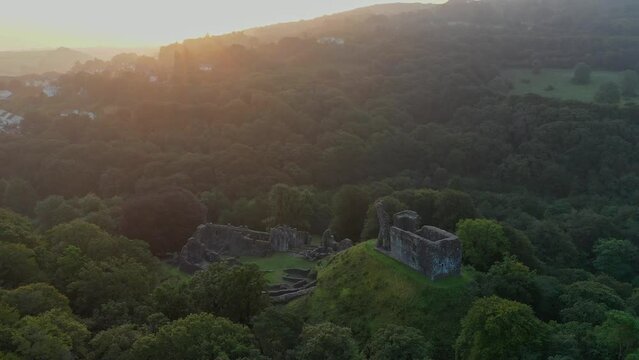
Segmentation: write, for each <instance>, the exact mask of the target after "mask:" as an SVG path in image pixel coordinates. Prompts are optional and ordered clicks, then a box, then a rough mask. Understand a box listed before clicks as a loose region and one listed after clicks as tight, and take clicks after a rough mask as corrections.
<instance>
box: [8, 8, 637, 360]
mask: <svg viewBox="0 0 639 360" xmlns="http://www.w3.org/2000/svg"><path fill="white" fill-rule="evenodd" d="M586 64H587V65H586ZM585 67H587V68H588V71H591V70H590V69H592V70H593V71H614V72H625V74H626V75H627V76H626V77H625V78H624V79H632V78H633V77H636V72H637V71H639V3H638V2H636V1H634V0H483V1H463V0H462V1H454V0H451V1H449V2H448V3H447V4H444V5H428V6H408V5H407V6H406V7H405V8H401V10H400V8H398V5H394V6H388V7H383V6H382V7H376V8H375V10H374V11H372V10H370V11H355V12H352V13H345V14H338V15H334V16H329V17H324V18H322V19H320V20H314V21H309V22H302V23H293V24H283V25H278V26H277V27H273V28H269V27H267V28H263V29H254V30H251V31H247V32H245V33H234V34H229V35H225V36H206V37H203V38H199V39H191V40H185V41H184V42H183V43H179V44H172V45H167V46H166V47H164V48H162V49H161V51H160V55H159V57H158V58H157V59H156V58H152V57H146V56H136V55H130V54H123V55H119V56H117V57H115V58H113V60H111V61H96V60H93V61H88V62H85V63H82V64H80V63H79V64H77V65H76V66H75V67H74V68H73V70H72V71H70V72H69V73H66V74H64V75H62V76H61V77H60V79H59V80H58V84H59V86H60V93H59V95H58V96H55V97H44V96H33V95H29V96H20V89H19V86H17V88H16V90H15V92H16V93H17V98H16V100H15V101H14V102H13V103H12V104H11V105H10V106H12V107H15V110H14V111H18V110H22V111H23V112H25V120H24V121H23V123H22V124H21V127H20V129H19V131H13V132H7V133H2V132H0V164H1V165H0V207H1V208H4V209H3V210H0V358H2V359H5V358H6V359H105V360H106V359H158V358H166V359H269V358H270V359H289V360H290V359H300V360H301V359H451V358H456V359H553V360H560V359H561V360H568V359H574V360H577V359H592V360H599V359H626V360H633V359H639V218H638V217H637V216H638V212H639V148H638V147H639V123H637V119H638V118H639V106H637V105H636V104H635V101H636V100H637V99H635V97H636V92H635V91H636V90H637V89H639V85H638V84H639V80H637V81H636V83H635V82H633V81H629V82H626V81H625V80H624V82H622V83H621V85H620V86H619V89H618V90H619V91H620V92H621V93H622V94H623V99H624V100H623V101H621V100H620V99H621V95H620V94H619V95H617V96H616V98H618V99H616V101H608V100H607V99H608V98H609V96H608V95H610V93H614V92H615V91H617V89H616V88H612V86H608V88H604V87H603V86H602V89H600V94H598V99H604V100H602V101H599V100H597V101H592V102H578V101H562V100H559V99H556V98H553V97H552V96H544V97H542V96H538V95H525V96H511V95H509V93H508V88H509V87H511V86H513V84H509V83H508V82H507V81H506V80H505V79H504V78H503V77H502V76H501V74H502V72H503V71H504V70H507V69H513V68H514V69H520V70H521V69H523V70H526V71H530V73H531V74H534V73H543V72H544V71H546V70H547V69H569V70H570V71H571V72H572V71H573V68H574V69H575V71H574V72H575V79H574V80H575V81H576V82H578V81H582V80H580V79H581V78H580V76H581V77H584V76H585V79H584V80H583V81H586V82H587V81H588V78H587V75H583V74H581V75H580V73H581V72H584V69H585ZM12 81H15V80H12ZM612 85H613V86H617V85H616V84H612ZM69 109H80V110H82V111H90V112H92V113H94V114H97V116H96V117H95V118H94V119H90V118H88V117H86V116H83V115H82V112H78V113H77V114H75V115H74V114H71V115H68V114H67V116H60V113H61V112H63V111H66V110H69ZM378 199H383V200H384V201H385V203H386V204H387V205H388V206H389V207H390V208H391V209H393V210H394V211H400V210H405V209H412V210H415V211H417V212H418V213H419V215H420V216H421V218H422V220H423V222H424V223H425V224H430V225H434V226H437V227H440V228H442V229H446V230H448V231H451V232H455V233H456V234H457V235H458V236H459V238H460V239H461V241H462V242H463V246H464V265H465V270H464V271H465V275H464V276H465V280H467V281H466V282H465V283H464V284H463V286H461V287H460V288H458V287H455V291H457V292H458V293H456V295H455V296H454V297H453V296H452V295H451V294H445V293H444V294H440V293H437V291H439V292H442V291H444V292H445V290H441V289H438V290H437V291H434V290H433V293H437V294H436V296H439V299H441V300H442V301H452V300H451V299H453V298H454V299H456V300H455V302H454V305H450V306H449V308H446V307H442V306H441V305H440V306H439V307H433V308H432V310H429V309H428V308H425V309H423V310H420V311H418V313H419V314H411V316H412V315H415V317H414V319H420V320H421V319H424V320H425V321H431V322H429V323H425V322H424V323H421V324H418V323H417V322H416V321H412V320H411V321H409V320H408V319H409V316H407V315H406V313H404V312H403V311H404V310H401V311H400V310H397V311H398V314H397V315H398V316H397V317H395V320H389V321H364V320H363V319H364V318H366V316H372V315H371V312H373V310H372V309H371V308H368V309H367V308H365V304H366V303H362V302H361V299H368V298H370V297H375V296H376V294H377V292H378V291H379V292H381V290H380V289H373V288H370V289H368V288H362V287H363V286H364V285H363V284H369V285H370V284H371V283H372V281H371V280H369V281H368V282H367V281H366V279H362V277H366V276H370V277H371V279H372V278H374V276H377V275H373V273H374V271H375V269H374V267H373V266H370V263H369V262H367V261H370V259H366V256H365V251H364V250H362V249H364V247H365V246H366V243H365V242H366V241H367V240H369V239H373V238H375V237H377V232H378V225H377V219H376V217H375V213H374V209H373V204H374V202H375V201H376V200H378ZM207 221H208V222H214V223H222V224H227V223H229V224H234V225H245V226H248V227H250V228H252V229H257V230H267V229H269V228H270V227H272V226H275V225H279V224H287V225H291V226H294V227H296V228H297V229H301V230H305V231H309V232H310V233H312V234H315V235H320V234H322V232H324V230H326V229H327V228H330V229H331V230H332V231H333V232H334V233H335V234H336V235H337V236H338V237H339V238H340V239H344V238H349V239H352V240H353V241H354V242H356V243H360V245H359V246H360V247H357V246H356V247H355V248H354V251H352V252H351V253H350V254H349V253H343V254H339V255H336V256H335V257H334V259H332V260H331V259H329V261H327V262H323V263H321V264H319V265H318V269H316V270H314V271H317V272H318V273H319V281H320V290H318V291H316V293H315V294H313V295H311V296H309V298H308V299H303V300H302V301H298V302H294V303H292V304H291V305H289V306H271V304H269V299H268V297H266V296H265V295H264V290H265V289H266V287H267V282H266V280H265V278H264V276H263V274H262V273H261V272H260V269H259V268H257V267H256V266H253V265H247V264H241V265H240V264H234V263H216V264H212V265H211V266H209V268H208V269H207V270H205V271H201V272H197V273H196V274H195V275H193V276H187V275H185V274H182V273H180V272H179V271H177V270H176V269H175V268H173V267H171V266H170V265H167V263H166V262H165V261H164V260H166V259H169V258H171V256H172V254H174V253H175V252H177V251H179V250H180V249H181V248H182V246H183V245H184V244H185V243H186V241H187V239H188V238H189V236H191V234H192V233H193V232H194V230H195V228H196V227H197V226H198V225H199V224H201V223H204V222H207ZM365 265H366V266H370V268H365ZM358 266H359V268H356V267H358ZM342 270H344V271H342ZM350 271H352V273H351V274H350V275H349V274H346V273H348V272H350ZM354 274H362V277H358V276H355V275H354ZM346 276H349V277H348V279H349V281H351V280H352V282H355V283H360V285H359V286H360V287H359V288H357V289H360V290H362V293H361V294H360V293H359V292H357V291H355V290H353V291H352V293H350V294H345V291H343V289H340V288H337V287H336V286H333V285H330V284H329V283H330V281H331V278H333V281H335V282H336V283H341V282H340V281H341V280H343V279H346ZM322 282H324V283H323V284H322ZM344 286H346V285H344ZM455 286H457V285H455ZM353 288H354V289H355V288H356V287H353ZM364 290H366V291H364ZM450 291H451V293H452V291H453V290H450ZM356 293H357V294H356ZM425 294H426V292H425ZM357 296H361V297H357ZM380 296H382V295H380ZM420 296H421V295H420ZM423 296H430V295H427V294H426V295H423ZM433 296H435V295H433ZM450 304H452V302H451V303H450ZM369 305H370V304H369ZM413 305H415V304H413V303H411V304H410V306H413ZM407 306H408V305H407ZM320 309H322V310H320ZM325 309H330V311H329V310H326V312H323V311H324V310H325ZM434 309H437V310H434ZM384 311H391V312H392V311H393V310H388V309H385V310H384ZM428 311H433V312H434V311H441V312H442V314H438V315H437V316H436V317H434V315H433V314H429V313H427V312H428ZM399 313H401V314H399ZM367 319H368V318H367ZM402 319H406V321H403V320H402ZM435 319H436V320H435ZM435 321H436V323H435ZM442 334H443V335H442Z"/></svg>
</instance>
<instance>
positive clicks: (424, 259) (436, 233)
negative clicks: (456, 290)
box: [375, 201, 462, 280]
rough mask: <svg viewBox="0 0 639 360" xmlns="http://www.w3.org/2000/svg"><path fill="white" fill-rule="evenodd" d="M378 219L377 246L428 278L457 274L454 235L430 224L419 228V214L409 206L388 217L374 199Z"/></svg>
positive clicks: (459, 249)
mask: <svg viewBox="0 0 639 360" xmlns="http://www.w3.org/2000/svg"><path fill="white" fill-rule="evenodd" d="M375 208H376V210H377V218H378V220H379V235H378V238H377V248H378V249H379V250H380V251H381V252H383V253H385V254H387V255H389V256H391V257H393V258H395V259H397V260H399V261H401V262H402V263H404V264H406V265H408V266H410V267H411V268H413V269H415V270H417V271H419V272H421V273H422V274H424V275H426V276H428V277H429V278H430V279H431V280H438V279H443V278H446V277H450V276H459V274H460V273H461V261H462V245H461V241H460V240H459V238H458V237H457V236H455V235H454V234H451V233H449V232H447V231H444V230H442V229H439V228H436V227H433V226H423V227H421V228H420V218H419V215H418V214H417V213H416V212H414V211H410V210H406V211H402V212H399V213H397V214H395V215H394V216H393V218H392V221H391V218H390V216H389V215H388V213H387V212H386V209H385V208H384V204H383V202H381V201H378V202H377V203H375Z"/></svg>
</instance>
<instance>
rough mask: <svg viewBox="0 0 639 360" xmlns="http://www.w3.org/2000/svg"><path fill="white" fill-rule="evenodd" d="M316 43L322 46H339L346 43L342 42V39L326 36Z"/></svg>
mask: <svg viewBox="0 0 639 360" xmlns="http://www.w3.org/2000/svg"><path fill="white" fill-rule="evenodd" d="M317 43H318V44H323V45H340V46H341V45H344V44H346V41H344V39H342V38H338V37H333V36H326V37H323V38H319V39H317Z"/></svg>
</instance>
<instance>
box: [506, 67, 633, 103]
mask: <svg viewBox="0 0 639 360" xmlns="http://www.w3.org/2000/svg"><path fill="white" fill-rule="evenodd" d="M501 75H502V76H503V77H504V78H506V79H508V80H510V82H512V84H513V90H512V91H511V92H510V94H511V95H526V94H536V95H540V96H545V97H552V98H556V99H560V100H577V101H583V102H592V101H593V99H594V97H595V93H596V92H597V90H598V89H599V86H601V85H602V84H604V83H606V82H609V81H612V82H615V83H619V81H620V80H621V73H620V72H614V71H593V72H592V75H591V82H590V84H588V85H575V84H573V83H572V81H571V80H572V77H573V70H572V69H543V70H542V71H541V73H539V74H533V73H532V71H531V70H530V69H510V70H506V71H503V72H502V74H501ZM549 87H553V88H554V90H550V88H549Z"/></svg>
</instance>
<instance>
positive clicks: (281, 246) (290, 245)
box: [269, 226, 311, 252]
mask: <svg viewBox="0 0 639 360" xmlns="http://www.w3.org/2000/svg"><path fill="white" fill-rule="evenodd" d="M269 241H270V243H271V247H272V248H273V250H274V251H278V252H285V251H289V250H292V249H299V248H302V247H304V246H306V245H308V244H310V243H311V234H309V233H308V232H306V231H299V230H297V229H294V228H292V227H289V226H276V227H274V228H272V229H271V233H270V235H269Z"/></svg>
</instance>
